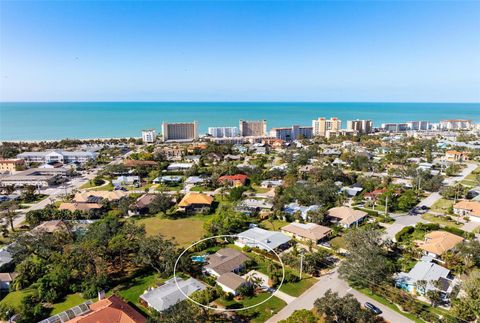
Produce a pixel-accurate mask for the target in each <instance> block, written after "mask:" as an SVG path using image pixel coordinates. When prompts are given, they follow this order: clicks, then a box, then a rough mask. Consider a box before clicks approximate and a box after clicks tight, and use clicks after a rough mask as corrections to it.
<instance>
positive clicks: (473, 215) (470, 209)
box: [453, 200, 480, 222]
mask: <svg viewBox="0 0 480 323" xmlns="http://www.w3.org/2000/svg"><path fill="white" fill-rule="evenodd" d="M453 213H455V214H457V215H460V216H468V217H470V220H472V221H475V222H480V202H479V201H467V200H463V201H459V202H458V203H456V204H454V205H453Z"/></svg>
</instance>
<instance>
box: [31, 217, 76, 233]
mask: <svg viewBox="0 0 480 323" xmlns="http://www.w3.org/2000/svg"><path fill="white" fill-rule="evenodd" d="M67 230H68V226H67V224H66V223H65V222H64V221H63V220H50V221H44V222H42V223H40V224H39V225H37V226H36V227H35V228H34V229H33V230H32V231H31V232H47V233H54V232H57V231H67Z"/></svg>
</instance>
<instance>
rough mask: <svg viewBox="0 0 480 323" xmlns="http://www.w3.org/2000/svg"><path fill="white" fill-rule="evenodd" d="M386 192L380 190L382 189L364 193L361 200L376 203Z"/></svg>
mask: <svg viewBox="0 0 480 323" xmlns="http://www.w3.org/2000/svg"><path fill="white" fill-rule="evenodd" d="M386 191H387V190H386V189H384V188H382V189H376V190H373V191H371V192H368V193H365V194H364V195H363V198H364V199H365V200H367V201H376V200H378V198H379V197H380V196H381V195H382V194H383V193H385V192H386Z"/></svg>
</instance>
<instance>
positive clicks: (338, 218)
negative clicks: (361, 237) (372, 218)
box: [328, 206, 367, 228]
mask: <svg viewBox="0 0 480 323" xmlns="http://www.w3.org/2000/svg"><path fill="white" fill-rule="evenodd" d="M328 216H329V217H330V218H331V219H332V222H333V223H338V224H339V225H341V226H342V227H344V228H350V227H351V226H353V225H358V224H359V223H360V222H362V221H363V220H364V219H365V218H366V217H367V212H364V211H360V210H354V209H352V208H350V207H346V206H340V207H334V208H331V209H330V210H328Z"/></svg>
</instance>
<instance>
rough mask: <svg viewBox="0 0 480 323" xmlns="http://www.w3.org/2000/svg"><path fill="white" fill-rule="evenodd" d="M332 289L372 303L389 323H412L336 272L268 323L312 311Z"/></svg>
mask: <svg viewBox="0 0 480 323" xmlns="http://www.w3.org/2000/svg"><path fill="white" fill-rule="evenodd" d="M329 289H331V290H332V291H334V292H338V293H339V295H340V296H343V295H345V294H347V293H350V294H352V295H353V296H355V298H356V299H357V300H358V301H359V302H361V303H362V304H363V303H365V302H367V301H368V302H370V303H372V304H374V305H375V306H377V307H378V308H380V309H381V310H382V312H383V314H382V316H383V317H384V318H385V319H386V320H387V321H389V322H392V323H407V322H412V321H411V320H409V319H408V318H406V317H405V316H403V315H401V314H399V313H397V312H395V311H393V310H392V309H390V308H388V307H386V306H385V305H383V304H380V303H378V302H377V301H375V300H373V299H371V298H370V297H368V296H366V295H363V294H361V293H359V292H357V291H355V290H353V289H351V288H350V287H349V286H348V284H347V283H346V282H345V281H344V280H342V279H340V278H339V277H338V273H337V272H336V271H334V272H332V273H331V274H328V275H325V276H322V277H321V278H320V279H319V281H318V282H317V283H316V284H315V285H313V286H312V287H310V288H309V289H308V290H307V291H306V292H305V293H303V294H302V295H300V296H299V297H297V298H296V299H295V300H293V301H292V302H291V303H289V304H287V306H285V307H284V308H283V309H282V310H281V311H280V312H278V313H277V314H275V315H274V316H272V317H271V318H270V319H269V320H267V321H266V322H267V323H275V322H278V321H281V320H285V319H287V318H288V317H289V316H290V315H292V313H293V312H294V311H296V310H300V309H308V310H310V309H312V308H313V304H314V302H315V300H316V299H317V298H320V297H322V296H323V295H324V294H325V292H326V291H327V290H329Z"/></svg>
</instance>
